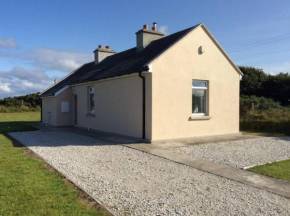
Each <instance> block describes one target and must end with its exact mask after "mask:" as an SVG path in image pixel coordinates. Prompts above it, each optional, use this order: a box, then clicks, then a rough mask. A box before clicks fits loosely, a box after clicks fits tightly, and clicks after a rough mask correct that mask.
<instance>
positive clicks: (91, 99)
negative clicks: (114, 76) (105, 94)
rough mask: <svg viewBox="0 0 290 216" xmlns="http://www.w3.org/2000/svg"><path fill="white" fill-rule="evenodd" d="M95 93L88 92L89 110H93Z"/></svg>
mask: <svg viewBox="0 0 290 216" xmlns="http://www.w3.org/2000/svg"><path fill="white" fill-rule="evenodd" d="M94 97H95V94H94V93H90V111H91V112H93V111H95V101H94Z"/></svg>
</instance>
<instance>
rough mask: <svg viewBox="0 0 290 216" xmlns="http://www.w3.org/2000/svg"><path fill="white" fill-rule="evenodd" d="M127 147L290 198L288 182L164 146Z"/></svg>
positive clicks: (132, 145)
mask: <svg viewBox="0 0 290 216" xmlns="http://www.w3.org/2000/svg"><path fill="white" fill-rule="evenodd" d="M125 146H127V147H130V148H133V149H137V150H140V151H144V152H147V153H150V154H153V155H156V156H159V157H162V158H166V159H168V160H171V161H174V162H177V163H180V164H184V165H187V166H190V167H193V168H196V169H199V170H202V171H206V172H209V173H212V174H215V175H218V176H221V177H225V178H227V179H231V180H234V181H237V182H241V183H243V184H246V185H251V186H253V187H256V188H260V189H263V190H266V191H269V192H272V193H275V194H278V195H281V196H284V197H287V198H290V183H289V182H286V181H282V180H277V179H273V178H270V177H266V176H263V175H259V174H255V173H252V172H249V171H246V170H240V169H235V168H233V167H230V166H227V165H223V164H218V163H214V162H210V161H208V160H204V159H197V158H193V157H191V156H189V155H184V154H181V153H178V152H175V151H172V150H170V149H166V148H164V146H163V145H148V144H127V145H125Z"/></svg>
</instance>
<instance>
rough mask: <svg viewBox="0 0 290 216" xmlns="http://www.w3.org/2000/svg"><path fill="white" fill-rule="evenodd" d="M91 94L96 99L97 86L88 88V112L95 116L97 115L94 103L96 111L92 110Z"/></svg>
mask: <svg viewBox="0 0 290 216" xmlns="http://www.w3.org/2000/svg"><path fill="white" fill-rule="evenodd" d="M91 94H94V97H95V86H89V87H88V111H89V113H90V114H94V113H95V103H94V110H91ZM94 102H95V101H94Z"/></svg>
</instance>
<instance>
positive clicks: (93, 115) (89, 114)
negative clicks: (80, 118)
mask: <svg viewBox="0 0 290 216" xmlns="http://www.w3.org/2000/svg"><path fill="white" fill-rule="evenodd" d="M86 116H87V117H96V116H95V114H92V113H88V114H87V115H86Z"/></svg>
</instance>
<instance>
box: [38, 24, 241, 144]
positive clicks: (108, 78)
mask: <svg viewBox="0 0 290 216" xmlns="http://www.w3.org/2000/svg"><path fill="white" fill-rule="evenodd" d="M136 36H137V40H136V41H137V44H136V46H135V47H133V48H131V49H128V50H125V51H123V52H120V53H116V52H115V51H114V50H112V49H111V48H110V47H109V46H106V47H103V46H102V45H99V47H98V49H96V50H95V51H94V55H95V60H94V61H93V62H89V63H87V64H84V65H82V66H81V67H79V68H78V69H76V70H75V71H73V72H71V73H70V74H69V75H68V76H66V77H64V78H63V79H61V80H60V81H59V82H57V83H55V84H54V85H53V86H51V87H50V88H48V89H47V90H45V91H44V92H42V93H41V95H40V97H41V99H42V111H41V113H42V122H43V123H45V124H51V125H55V126H66V125H74V126H78V127H82V128H85V129H89V130H93V131H94V130H96V131H104V132H110V133H113V134H121V135H126V136H130V137H136V138H142V139H144V140H147V141H156V140H167V139H182V138H190V137H197V136H208V135H223V134H234V133H238V132H239V94H240V93H239V85H240V76H241V75H242V72H241V71H240V70H239V68H238V67H237V66H236V65H235V64H234V63H233V62H232V60H231V59H230V58H229V56H228V55H227V54H226V53H225V51H224V50H223V49H222V48H221V46H220V45H219V44H218V42H217V41H216V40H215V38H214V37H213V36H212V34H211V33H210V32H209V30H208V29H207V28H206V27H205V25H204V24H199V25H196V26H193V27H190V28H188V29H185V30H182V31H179V32H176V33H174V34H171V35H169V36H166V37H164V34H163V33H161V32H159V31H157V26H156V23H153V27H152V30H149V28H148V25H144V26H143V29H141V30H139V31H138V32H137V33H136Z"/></svg>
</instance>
